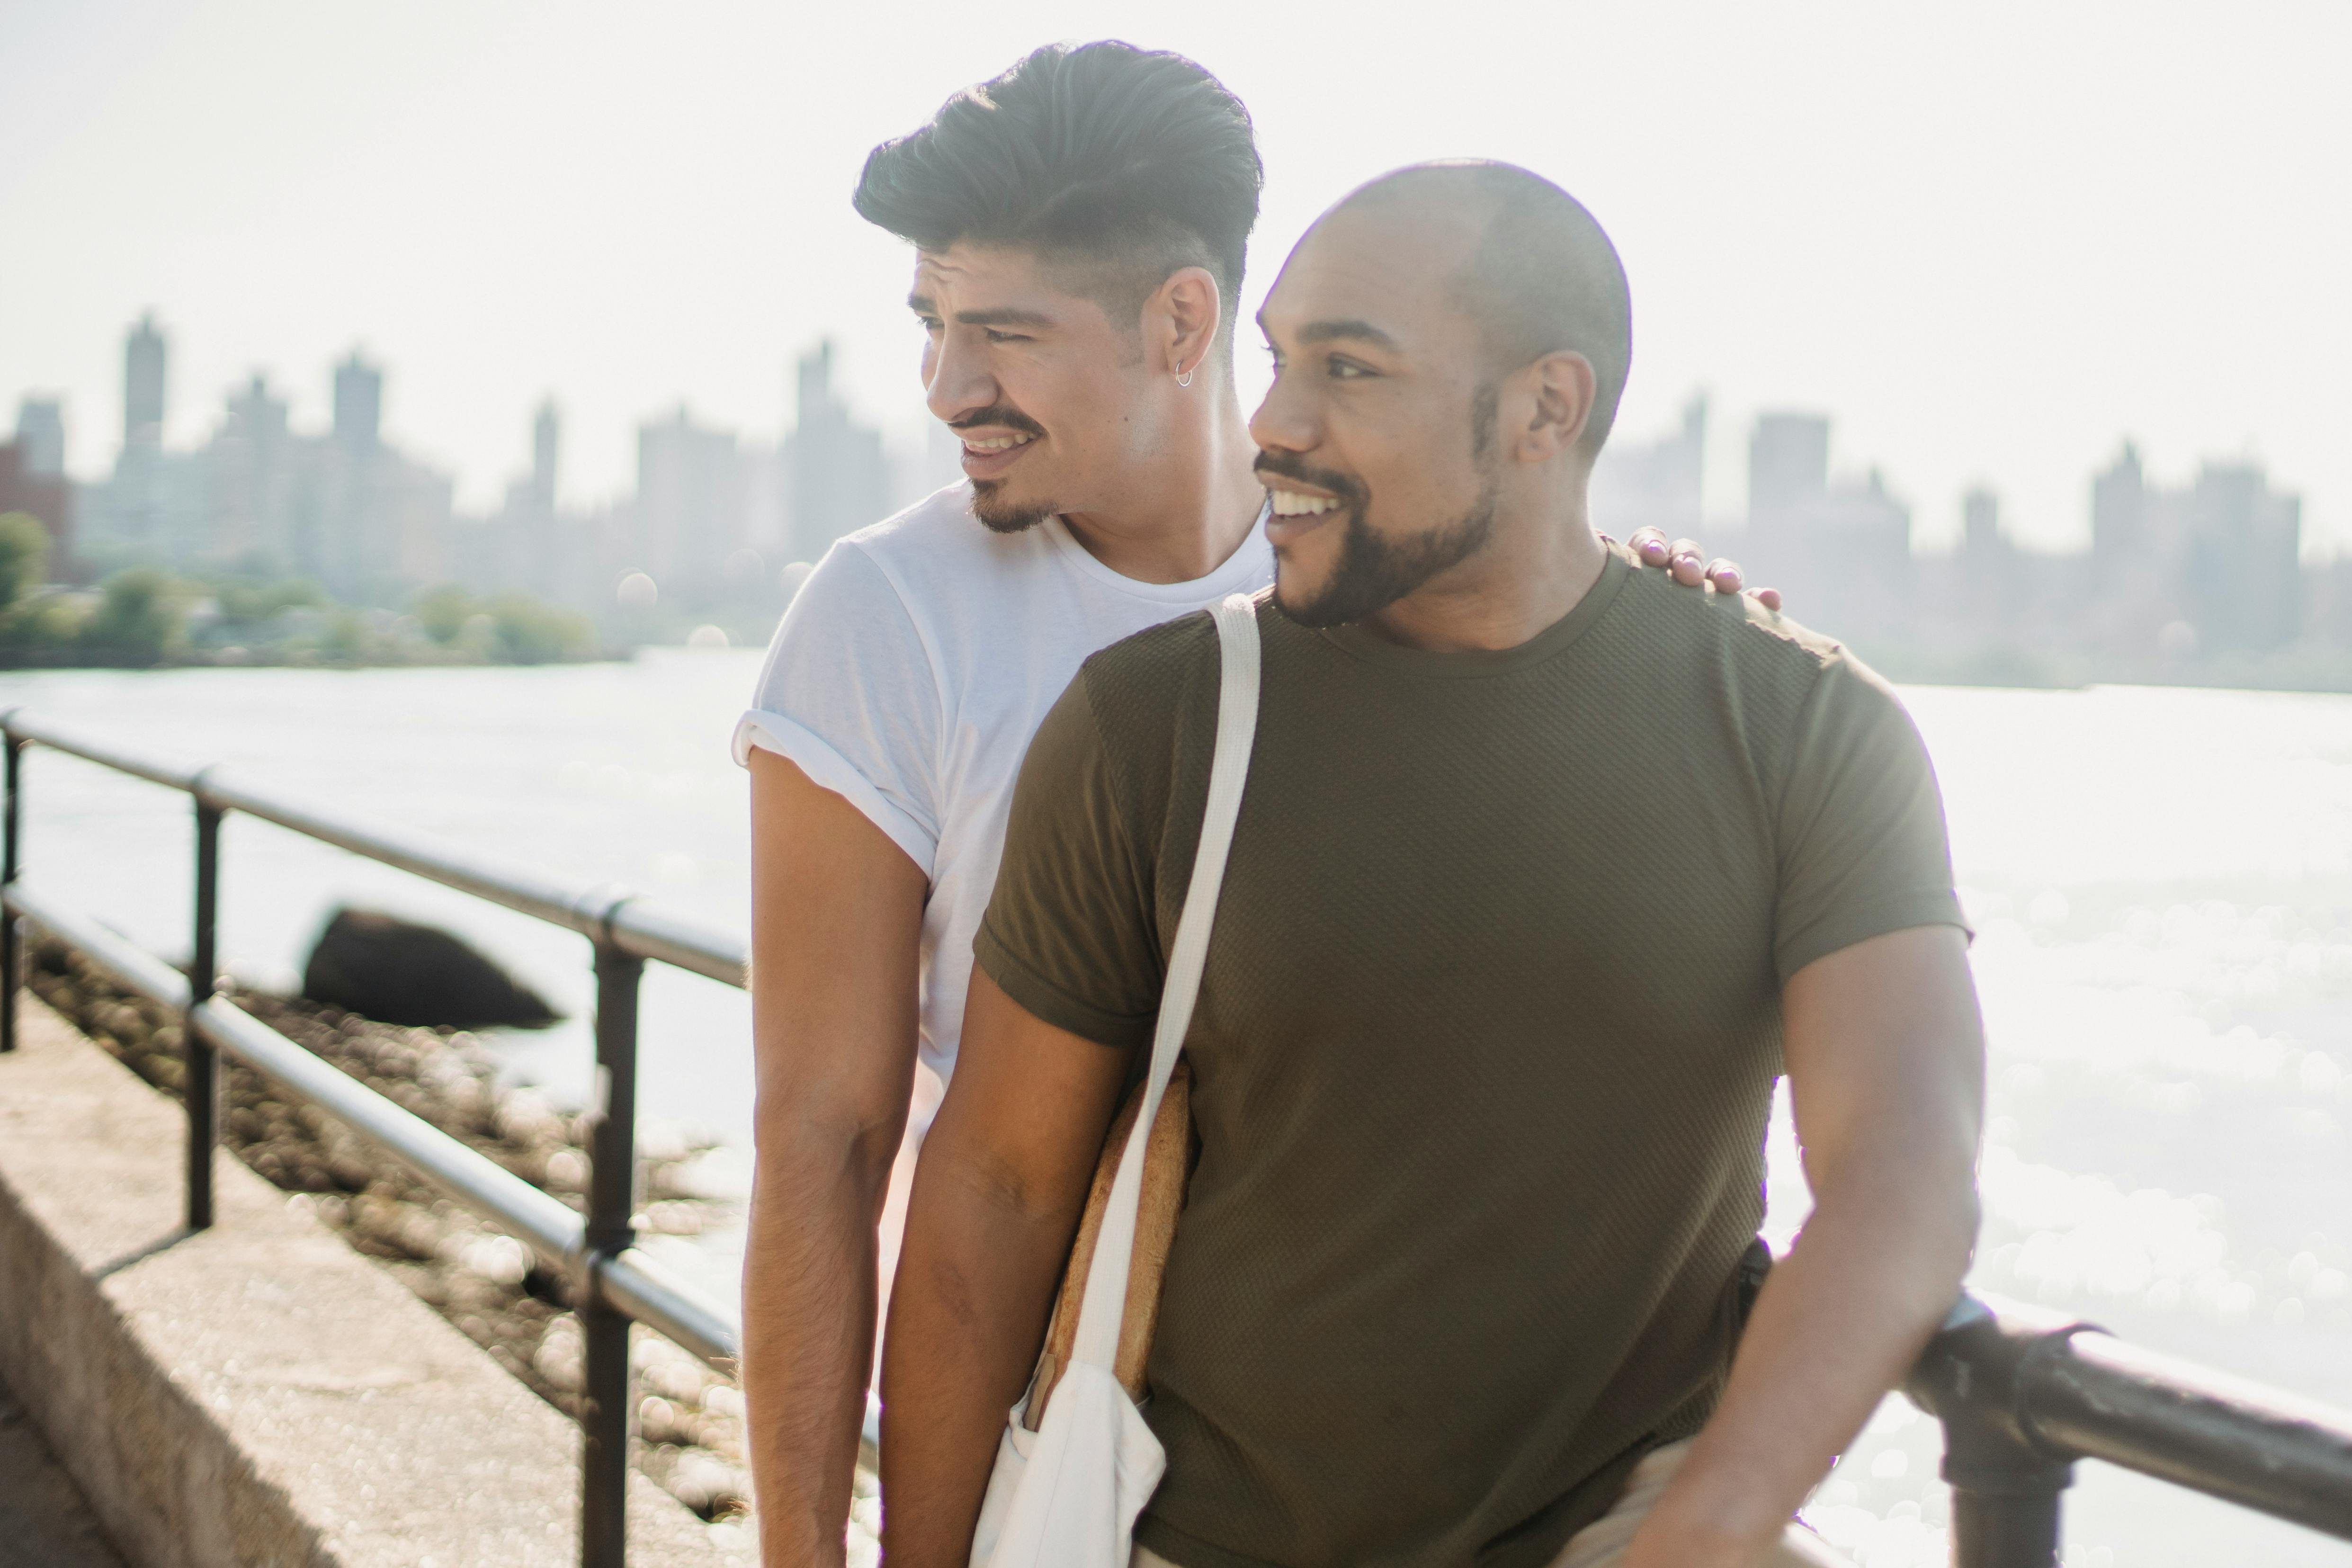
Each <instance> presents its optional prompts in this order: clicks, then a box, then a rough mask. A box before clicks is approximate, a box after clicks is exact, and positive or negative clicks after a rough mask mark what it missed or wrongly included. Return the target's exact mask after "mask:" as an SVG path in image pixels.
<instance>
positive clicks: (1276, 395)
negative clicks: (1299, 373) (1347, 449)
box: [1249, 374, 1323, 452]
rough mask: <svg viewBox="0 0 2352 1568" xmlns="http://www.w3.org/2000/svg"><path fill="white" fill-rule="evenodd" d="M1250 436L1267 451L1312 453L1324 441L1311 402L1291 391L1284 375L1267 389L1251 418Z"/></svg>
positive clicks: (1295, 391) (1277, 377) (1320, 423)
mask: <svg viewBox="0 0 2352 1568" xmlns="http://www.w3.org/2000/svg"><path fill="white" fill-rule="evenodd" d="M1249 433H1250V439H1251V440H1253V441H1255V442H1256V443H1257V444H1258V447H1259V449H1260V450H1261V451H1267V452H1311V451H1313V450H1314V449H1315V448H1316V447H1318V446H1319V445H1320V444H1321V443H1322V439H1323V429H1322V422H1321V421H1320V420H1318V418H1317V417H1316V416H1315V410H1314V406H1313V400H1312V399H1310V398H1308V397H1307V395H1304V394H1303V393H1300V392H1298V391H1297V390H1294V388H1293V386H1292V385H1291V377H1290V376H1289V375H1287V374H1277V375H1276V377H1275V378H1274V384H1273V385H1272V386H1270V387H1268V388H1266V393H1265V401H1264V402H1263V403H1260V404H1259V405H1257V412H1256V413H1255V414H1253V415H1251V416H1250V422H1249Z"/></svg>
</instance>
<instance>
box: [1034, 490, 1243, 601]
mask: <svg viewBox="0 0 2352 1568" xmlns="http://www.w3.org/2000/svg"><path fill="white" fill-rule="evenodd" d="M1273 510H1274V498H1273V497H1271V496H1269V497H1267V498H1266V501H1265V505H1264V506H1262V507H1260V508H1258V512H1257V521H1255V522H1253V523H1251V524H1250V531H1249V532H1248V533H1247V534H1245V535H1244V536H1243V538H1242V542H1241V543H1240V544H1239V545H1237V546H1235V547H1234V552H1233V553H1232V554H1231V555H1228V556H1226V557H1225V559H1224V560H1223V563H1220V564H1219V565H1218V566H1217V567H1216V569H1215V570H1213V571H1212V572H1211V573H1210V574H1208V575H1207V576H1205V577H1195V578H1193V579H1192V581H1191V582H1189V583H1144V582H1139V581H1138V580H1136V579H1135V578H1133V577H1126V576H1122V575H1120V574H1118V573H1117V572H1114V571H1112V570H1111V569H1110V568H1109V567H1108V566H1106V565H1104V564H1103V563H1101V562H1099V561H1097V560H1096V559H1095V556H1094V552H1092V551H1090V550H1088V549H1087V547H1086V546H1085V545H1083V544H1080V543H1079V542H1077V540H1076V538H1075V537H1074V536H1073V535H1072V534H1071V532H1070V526H1069V524H1067V523H1066V522H1064V521H1062V520H1061V519H1060V518H1058V517H1049V518H1047V519H1046V520H1045V521H1044V522H1042V523H1040V524H1038V528H1039V530H1040V531H1042V532H1043V533H1044V534H1045V537H1046V538H1047V539H1049V540H1051V541H1052V542H1053V544H1054V550H1055V553H1056V554H1058V555H1060V556H1061V558H1062V560H1063V561H1064V563H1066V564H1067V565H1068V566H1069V568H1070V570H1071V571H1073V572H1076V573H1077V574H1079V575H1080V576H1083V577H1089V578H1092V579H1093V580H1094V581H1095V582H1097V583H1099V584H1102V585H1103V586H1104V587H1106V588H1109V589H1112V590H1113V591H1115V592H1118V593H1121V594H1125V595H1129V597H1131V598H1137V599H1150V600H1152V601H1154V602H1155V603H1159V604H1167V605H1197V604H1200V603H1202V601H1203V600H1208V599H1222V598H1223V597H1224V596H1225V595H1227V594H1231V593H1235V592H1239V591H1243V590H1246V589H1253V588H1256V587H1258V586H1260V585H1261V584H1262V580H1263V578H1264V576H1265V572H1266V569H1267V566H1268V564H1269V552H1268V550H1267V546H1266V542H1265V520H1266V518H1267V516H1268V515H1269V514H1271V513H1272V511H1273Z"/></svg>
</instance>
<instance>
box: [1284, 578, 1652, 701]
mask: <svg viewBox="0 0 2352 1568" xmlns="http://www.w3.org/2000/svg"><path fill="white" fill-rule="evenodd" d="M1632 571H1633V566H1632V564H1631V563H1628V562H1627V561H1626V559H1625V558H1624V557H1623V556H1622V555H1621V554H1619V553H1618V552H1616V551H1614V550H1612V551H1609V552H1607V554H1606V556H1605V557H1604V559H1603V560H1602V562H1601V576H1600V577H1599V579H1598V580H1596V581H1595V582H1594V583H1593V584H1592V586H1591V587H1590V588H1587V589H1586V590H1585V591H1584V597H1582V598H1581V599H1579V600H1578V601H1577V602H1576V604H1575V605H1573V606H1572V607H1571V608H1570V610H1569V612H1568V614H1566V615H1564V616H1560V618H1559V619H1558V620H1556V621H1554V622H1552V624H1551V625H1549V626H1546V627H1545V628H1544V629H1543V630H1541V631H1539V632H1538V633H1537V634H1536V635H1535V636H1533V637H1529V638H1528V640H1527V641H1525V642H1523V643H1521V644H1520V645H1519V646H1518V647H1505V648H1469V649H1465V650H1462V651H1460V652H1453V653H1433V652H1432V651H1430V650H1429V649H1427V648H1418V647H1405V646H1404V645H1403V644H1402V643H1393V642H1391V641H1389V640H1388V638H1386V637H1382V636H1381V635H1380V634H1379V633H1378V632H1375V631H1371V630H1370V629H1368V628H1367V627H1365V626H1361V625H1349V626H1332V627H1329V628H1328V629H1327V630H1325V631H1324V632H1323V634H1322V636H1323V637H1324V639H1325V640H1326V641H1328V642H1329V643H1330V644H1331V645H1332V646H1334V647H1338V648H1339V649H1341V650H1342V651H1344V652H1346V653H1348V654H1349V655H1350V656H1352V657H1354V658H1360V659H1362V660H1363V661H1364V662H1365V663H1367V664H1378V665H1383V666H1386V667H1387V668H1391V669H1396V670H1401V671H1403V672H1405V673H1407V674H1412V675H1428V676H1438V677H1444V678H1447V679H1471V678H1475V677H1480V676H1488V675H1505V674H1508V673H1509V672H1510V671H1512V670H1515V669H1525V668H1528V666H1529V665H1532V664H1540V663H1542V662H1543V661H1544V660H1545V659H1548V658H1551V657H1552V656H1553V655H1554V654H1556V653H1558V652H1559V651H1560V650H1561V649H1562V648H1565V647H1568V646H1569V645H1570V643H1573V642H1574V641H1576V639H1577V638H1579V637H1582V636H1583V635H1584V634H1585V632H1586V631H1587V630H1589V629H1590V628H1591V626H1592V625H1593V623H1594V622H1596V621H1598V620H1599V619H1600V618H1601V616H1604V615H1606V614H1608V612H1609V606H1610V605H1611V604H1612V603H1613V602H1615V600H1616V597H1617V592H1618V590H1619V589H1620V588H1622V587H1623V586H1624V584H1625V579H1626V576H1627V575H1628V574H1630V573H1632Z"/></svg>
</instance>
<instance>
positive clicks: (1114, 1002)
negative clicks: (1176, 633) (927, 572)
mask: <svg viewBox="0 0 2352 1568" xmlns="http://www.w3.org/2000/svg"><path fill="white" fill-rule="evenodd" d="M1086 680H1087V678H1086V676H1085V674H1084V673H1083V672H1081V673H1080V675H1079V676H1078V678H1077V679H1076V680H1074V681H1072V682H1071V683H1070V687H1069V689H1067V690H1066V691H1064V692H1063V693H1062V696H1061V699H1060V700H1058V701H1057V702H1055V704H1054V707H1053V709H1052V710H1051V711H1049V712H1048V713H1047V714H1046V715H1045V722H1044V723H1043V724H1042V725H1040V726H1039V727H1038V730H1037V734H1036V738H1035V739H1034V740H1032V741H1031V742H1029V753H1028V755H1027V757H1026V758H1024V760H1023V762H1022V764H1021V778H1020V782H1019V784H1017V785H1016V786H1015V787H1014V790H1013V810H1012V815H1011V818H1010V820H1009V822H1008V823H1007V825H1006V827H1005V833H1004V858H1003V862H1002V863H1001V864H1000V865H999V867H998V868H997V873H996V890H995V892H994V894H993V895H992V897H991V898H990V900H989V904H988V913H987V915H986V916H985V917H983V918H982V921H981V925H980V933H979V935H978V937H977V938H976V939H975V940H974V942H973V943H972V956H973V958H974V960H975V961H976V962H977V963H979V965H980V967H981V969H982V971H984V972H985V973H987V975H988V977H989V978H990V979H991V980H993V981H994V982H996V984H997V985H998V986H999V987H1000V988H1001V989H1002V990H1003V992H1004V994H1006V995H1008V996H1010V997H1012V998H1013V1001H1015V1002H1018V1003H1019V1004H1020V1005H1022V1006H1023V1007H1024V1008H1025V1009H1027V1011H1028V1012H1029V1013H1030V1014H1031V1015H1032V1016H1035V1017H1037V1018H1039V1019H1042V1020H1043V1021H1045V1023H1048V1024H1051V1025H1053V1026H1055V1028H1059V1029H1066V1030H1068V1031H1069V1032H1070V1033H1072V1034H1074V1035H1077V1036H1080V1037H1084V1038H1086V1039H1089V1040H1093V1041H1096V1042H1097V1043H1098V1044H1101V1045H1106V1046H1120V1047H1124V1046H1134V1045H1141V1044H1145V1043H1148V1042H1149V1041H1150V1038H1151V1029H1152V1023H1153V1020H1154V1018H1155V1016H1157V1013H1158V1010H1159V1005H1160V939H1159V932H1158V929H1157V923H1156V921H1154V919H1153V917H1152V913H1151V910H1152V903H1151V896H1150V881H1149V879H1148V877H1147V876H1146V874H1145V870H1144V868H1143V867H1142V865H1141V864H1140V862H1139V859H1138V858H1137V856H1136V855H1135V853H1134V852H1133V849H1132V847H1131V836H1130V834H1129V827H1128V824H1127V822H1126V820H1125V818H1124V817H1123V816H1122V815H1121V812H1120V806H1119V801H1118V795H1117V792H1116V791H1115V789H1114V787H1113V780H1112V774H1111V769H1110V765H1109V762H1108V757H1107V756H1106V754H1105V752H1104V749H1103V740H1102V731H1101V730H1100V729H1099V728H1098V727H1097V724H1096V722H1095V716H1094V710H1093V709H1092V707H1091V706H1090V705H1089V704H1088V702H1087V692H1086Z"/></svg>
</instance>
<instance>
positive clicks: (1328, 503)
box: [1266, 489, 1339, 517]
mask: <svg viewBox="0 0 2352 1568" xmlns="http://www.w3.org/2000/svg"><path fill="white" fill-rule="evenodd" d="M1266 494H1267V496H1268V497H1269V498H1270V499H1271V500H1273V502H1274V515H1275V516H1276V517H1314V516H1316V515H1318V514H1319V513H1322V512H1327V511H1337V510H1339V500H1337V499H1336V498H1334V497H1331V496H1315V495H1308V494H1307V492H1305V491H1304V490H1278V489H1269V490H1268V491H1266Z"/></svg>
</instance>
